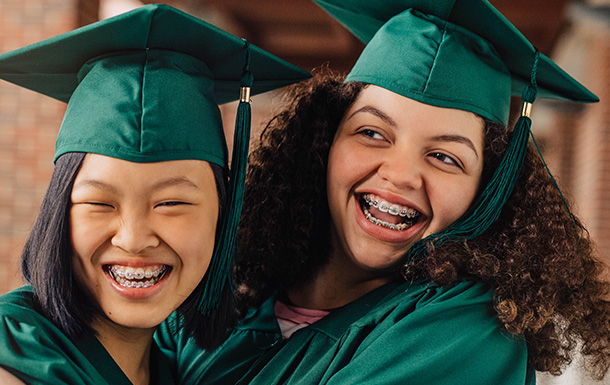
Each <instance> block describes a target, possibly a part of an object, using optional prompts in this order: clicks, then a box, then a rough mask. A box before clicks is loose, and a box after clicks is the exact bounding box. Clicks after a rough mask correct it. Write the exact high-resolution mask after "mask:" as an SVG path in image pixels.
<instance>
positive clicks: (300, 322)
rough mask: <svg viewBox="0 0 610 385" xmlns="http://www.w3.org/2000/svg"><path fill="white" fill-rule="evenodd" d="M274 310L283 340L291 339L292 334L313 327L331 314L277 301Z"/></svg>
mask: <svg viewBox="0 0 610 385" xmlns="http://www.w3.org/2000/svg"><path fill="white" fill-rule="evenodd" d="M273 310H274V311H275V316H276V317H277V323H278V325H279V326H280V330H281V331H282V338H290V336H291V335H292V333H294V332H296V331H297V330H299V329H302V328H304V327H306V326H309V325H311V324H312V323H314V322H316V321H317V320H319V319H321V318H323V317H324V316H326V315H327V314H328V313H330V312H329V311H326V310H313V309H305V308H302V307H297V306H294V305H287V304H285V303H284V302H280V301H278V300H275V304H274V305H273Z"/></svg>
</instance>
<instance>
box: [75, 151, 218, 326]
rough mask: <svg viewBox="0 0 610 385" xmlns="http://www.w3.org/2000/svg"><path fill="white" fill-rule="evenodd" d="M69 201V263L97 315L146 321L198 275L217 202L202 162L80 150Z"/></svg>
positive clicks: (154, 319)
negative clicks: (83, 153)
mask: <svg viewBox="0 0 610 385" xmlns="http://www.w3.org/2000/svg"><path fill="white" fill-rule="evenodd" d="M71 201H72V204H71V208H70V229H71V230H70V234H71V239H72V247H73V250H74V258H73V264H74V271H75V274H76V277H77V279H78V280H79V282H80V283H81V284H82V285H83V286H84V287H86V288H87V289H88V290H89V292H90V293H91V294H92V295H93V297H94V298H95V299H96V300H97V302H98V303H99V305H100V307H101V309H102V310H103V312H104V313H105V315H106V317H107V319H102V320H97V321H100V322H106V323H107V320H110V321H111V323H112V324H114V325H120V326H124V327H129V328H141V329H148V328H153V327H155V326H157V325H158V324H159V323H161V322H162V321H163V320H164V319H165V318H166V317H167V316H168V315H169V314H170V313H171V312H173V311H174V310H175V309H176V308H177V307H178V306H179V305H180V304H182V302H183V301H184V300H185V299H186V298H187V297H188V296H189V295H190V294H191V292H192V291H193V290H194V289H195V287H196V286H197V285H198V284H199V282H200V281H201V279H202V278H203V276H204V274H205V272H206V270H207V268H208V265H209V263H210V259H211V257H212V253H213V250H214V239H215V233H216V222H217V219H218V207H219V206H218V205H219V202H218V193H217V190H216V182H215V179H214V174H213V172H212V169H211V167H210V165H209V164H208V163H207V162H204V161H199V160H178V161H167V162H159V163H133V162H128V161H125V160H120V159H116V158H110V157H107V156H102V155H96V154H88V155H87V156H86V157H85V159H84V162H83V164H82V167H81V168H80V171H79V172H78V174H77V176H76V179H75V181H74V187H73V189H72V195H71Z"/></svg>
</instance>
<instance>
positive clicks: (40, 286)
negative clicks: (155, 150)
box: [21, 153, 236, 348]
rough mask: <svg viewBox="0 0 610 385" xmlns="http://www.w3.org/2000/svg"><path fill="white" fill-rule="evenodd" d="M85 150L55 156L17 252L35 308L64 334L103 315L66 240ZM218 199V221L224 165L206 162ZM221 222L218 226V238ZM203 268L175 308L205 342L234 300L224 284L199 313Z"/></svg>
mask: <svg viewBox="0 0 610 385" xmlns="http://www.w3.org/2000/svg"><path fill="white" fill-rule="evenodd" d="M85 155H86V154H85V153H67V154H64V155H62V156H61V157H59V158H58V159H57V161H56V162H55V169H54V170H53V175H52V176H51V181H50V183H49V188H48V189H47V192H46V194H45V197H44V199H43V201H42V205H41V207H40V211H39V213H38V217H37V218H36V221H35V223H34V226H33V228H32V231H31V232H30V236H29V238H28V240H27V242H26V244H25V247H24V249H23V253H22V257H21V270H22V273H23V276H24V278H25V279H26V280H27V282H28V283H29V284H30V285H31V286H32V288H33V289H34V293H35V297H36V300H37V302H38V306H39V309H38V310H39V311H40V312H41V313H42V314H44V315H45V317H47V318H48V319H49V320H50V321H51V322H53V324H55V326H57V327H58V328H59V329H60V330H61V331H62V332H63V333H64V334H66V336H68V337H69V338H71V339H73V340H76V339H81V338H84V337H86V336H89V335H92V334H94V333H95V331H94V330H93V328H92V326H91V325H92V322H93V320H94V318H95V317H98V316H99V317H104V314H103V312H102V310H101V308H100V307H99V305H98V304H97V302H96V300H95V299H94V298H93V297H92V296H91V295H90V294H89V292H88V291H87V290H86V289H85V288H84V287H82V286H81V285H80V284H79V282H78V280H77V279H76V277H75V276H74V272H73V268H72V256H73V250H72V242H71V240H70V201H71V200H70V196H71V193H72V187H73V185H74V180H75V179H76V175H77V174H78V171H79V170H80V167H81V165H82V163H83V160H84V158H85ZM210 166H211V167H212V171H213V173H214V178H215V181H216V189H217V192H218V200H219V215H218V218H219V221H218V224H220V223H222V221H221V218H222V215H223V208H224V206H225V204H226V202H227V177H226V172H225V170H224V169H223V168H222V167H220V166H218V165H216V164H213V163H210ZM219 234H220V226H219V225H218V226H217V229H216V240H215V241H217V240H218V236H219ZM206 279H207V274H206V275H205V276H204V277H203V279H202V281H201V282H200V283H199V285H198V286H197V288H196V289H195V290H194V292H193V293H192V294H191V295H190V296H189V297H188V298H187V300H186V301H185V302H184V303H183V304H182V305H181V306H180V307H179V308H178V314H180V316H181V320H182V322H181V326H182V327H183V328H184V329H185V331H186V332H187V333H186V335H188V336H192V337H193V338H195V342H196V343H197V344H198V345H199V346H201V347H204V348H210V347H214V346H217V345H219V344H220V343H221V342H222V341H223V340H224V338H226V335H227V330H228V329H229V328H230V327H231V326H233V325H234V324H235V322H236V313H235V304H234V299H233V295H232V292H231V289H230V287H228V286H227V287H226V288H225V290H224V293H223V298H222V299H221V303H220V306H219V309H218V310H216V311H213V312H212V313H211V314H210V316H208V317H203V316H202V315H201V314H200V312H199V311H198V309H197V305H198V304H199V302H200V301H201V297H202V295H203V288H204V283H205V280H206Z"/></svg>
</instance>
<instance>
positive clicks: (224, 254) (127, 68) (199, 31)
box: [0, 5, 310, 312]
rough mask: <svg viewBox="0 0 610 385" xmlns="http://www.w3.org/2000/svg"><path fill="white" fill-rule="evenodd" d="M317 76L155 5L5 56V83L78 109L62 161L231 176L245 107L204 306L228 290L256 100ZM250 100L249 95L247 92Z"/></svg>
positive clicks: (63, 140)
mask: <svg viewBox="0 0 610 385" xmlns="http://www.w3.org/2000/svg"><path fill="white" fill-rule="evenodd" d="M309 76H310V75H309V73H307V72H305V71H303V70H301V69H299V68H297V67H295V66H293V65H291V64H289V63H286V62H285V61H283V60H281V59H279V58H277V57H275V56H273V55H271V54H269V53H268V52H266V51H264V50H262V49H260V48H258V47H256V46H253V45H250V44H248V42H246V41H245V40H243V39H240V38H237V37H235V36H233V35H231V34H229V33H227V32H225V31H223V30H220V29H218V28H216V27H214V26H213V25H210V24H208V23H206V22H204V21H202V20H199V19H197V18H195V17H193V16H190V15H188V14H186V13H183V12H180V11H178V10H176V9H174V8H172V7H170V6H167V5H147V6H143V7H140V8H137V9H136V10H134V11H131V12H128V13H125V14H122V15H119V16H116V17H113V18H110V19H106V20H102V21H99V22H97V23H93V24H90V25H88V26H85V27H82V28H79V29H76V30H74V31H71V32H68V33H65V34H62V35H59V36H56V37H53V38H50V39H47V40H43V41H41V42H38V43H35V44H32V45H30V46H27V47H24V48H21V49H17V50H15V51H11V52H8V53H5V54H2V55H0V78H2V79H4V80H7V81H9V82H12V83H15V84H17V85H19V86H22V87H25V88H29V89H31V90H34V91H37V92H40V93H42V94H45V95H48V96H50V97H53V98H55V99H58V100H61V101H64V102H67V103H68V106H67V109H66V113H65V115H64V119H63V122H62V125H61V128H60V131H59V134H58V137H57V143H56V150H55V159H57V158H58V157H60V156H61V155H62V154H65V153H67V152H87V153H96V154H102V155H107V156H111V157H114V158H119V159H124V160H128V161H132V162H160V161H167V160H180V159H198V160H204V161H208V162H213V163H216V164H218V165H220V166H222V167H225V168H228V165H229V162H228V159H227V153H228V151H227V145H226V142H225V136H224V131H223V125H222V121H221V114H220V109H219V107H218V105H219V104H222V103H226V102H229V101H232V100H236V99H241V102H240V103H239V107H238V114H237V115H238V116H237V122H236V129H235V139H234V148H233V157H232V161H231V172H230V194H231V203H230V205H229V207H228V208H227V210H226V211H225V217H224V223H223V228H222V235H221V238H220V239H219V241H218V244H217V246H216V251H215V255H214V258H213V259H212V264H211V267H210V271H209V272H208V277H211V279H210V278H208V280H207V282H206V294H205V295H204V299H203V301H204V302H202V304H201V306H202V310H204V311H205V312H207V311H208V310H209V309H210V308H213V307H216V306H217V304H218V300H219V297H220V295H219V293H220V291H219V290H222V288H223V287H224V286H225V285H226V284H228V276H229V274H228V270H229V265H230V260H231V257H232V254H233V250H234V244H235V236H236V229H237V223H238V221H239V215H240V212H241V206H242V194H243V189H244V181H245V169H246V161H247V153H248V143H249V132H250V100H249V95H250V94H257V93H261V92H265V91H269V90H272V89H275V88H279V87H283V86H286V85H288V84H291V83H294V82H298V81H301V80H303V79H306V78H308V77H309ZM240 90H241V92H240Z"/></svg>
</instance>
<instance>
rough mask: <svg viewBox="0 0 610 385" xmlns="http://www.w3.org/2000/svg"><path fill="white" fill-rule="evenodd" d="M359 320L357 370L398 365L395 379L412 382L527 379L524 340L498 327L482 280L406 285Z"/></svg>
mask: <svg viewBox="0 0 610 385" xmlns="http://www.w3.org/2000/svg"><path fill="white" fill-rule="evenodd" d="M360 321H361V322H362V325H360V327H362V328H365V329H368V331H367V332H366V333H367V334H366V336H364V337H363V339H362V341H361V343H360V345H359V347H358V349H357V352H356V354H355V355H354V357H353V358H352V364H356V365H355V366H353V367H356V366H358V363H361V364H363V365H364V364H365V362H366V365H367V366H368V365H371V367H377V368H380V367H394V368H395V369H396V373H395V375H396V376H397V378H396V379H397V380H398V379H400V380H401V381H402V380H404V379H405V378H409V379H411V380H413V381H415V379H417V381H415V382H413V383H438V384H441V383H442V384H444V383H452V381H465V380H468V381H470V382H468V383H472V384H483V383H497V384H505V383H506V384H509V383H511V384H512V383H524V381H525V378H526V377H527V375H528V370H527V348H526V345H525V340H524V338H523V337H522V336H513V335H511V334H510V333H508V331H506V329H505V328H504V327H503V326H502V325H500V324H499V323H498V321H497V317H496V313H495V310H494V307H493V290H492V289H491V288H490V287H489V286H487V285H485V284H483V283H480V282H476V281H469V280H461V281H458V282H456V283H454V284H452V285H448V286H439V285H436V284H433V283H420V284H416V285H410V284H403V285H401V286H399V287H398V288H397V289H396V290H394V291H393V292H392V293H390V294H389V295H388V296H387V297H385V298H384V300H382V301H381V302H380V303H379V304H378V306H376V307H375V308H374V309H372V310H371V312H369V313H368V314H367V316H366V317H364V318H363V319H361V320H360ZM367 324H368V327H367ZM348 373H349V370H348V371H346V372H345V373H344V374H348ZM390 373H391V371H389V372H388V374H387V375H388V376H391V374H390ZM371 375H373V374H371ZM405 376H406V377H405ZM338 378H341V376H339V377H338ZM344 379H345V380H348V378H344ZM453 383H455V382H453Z"/></svg>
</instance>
